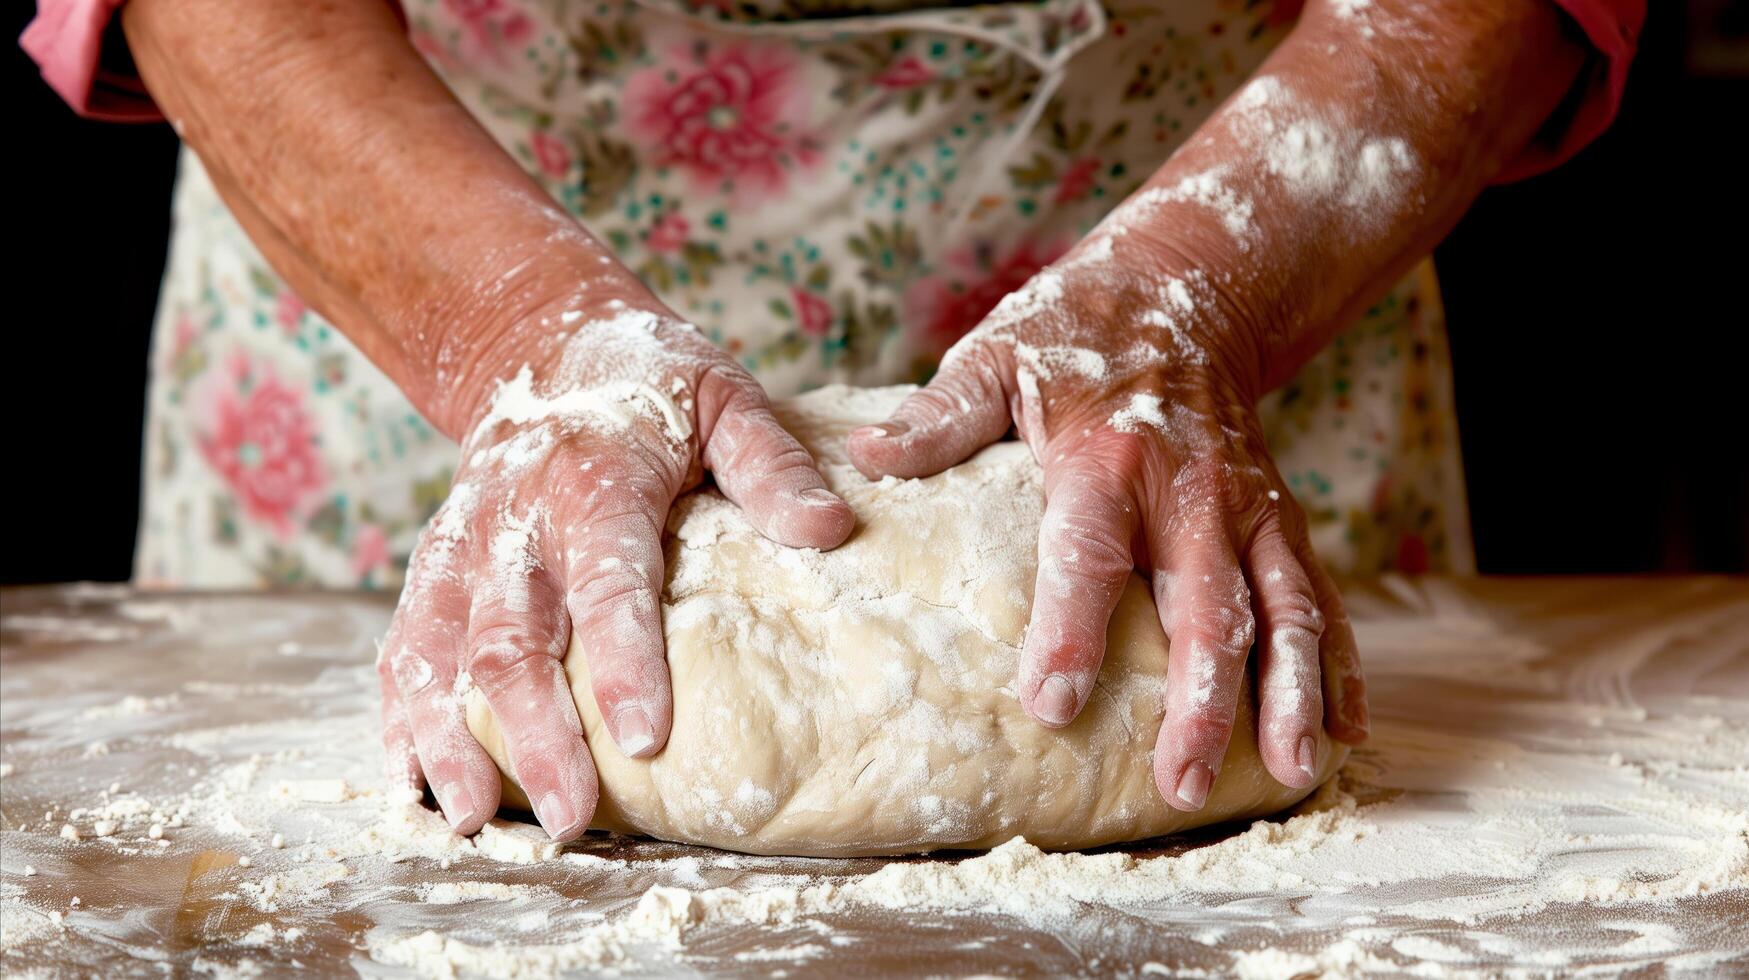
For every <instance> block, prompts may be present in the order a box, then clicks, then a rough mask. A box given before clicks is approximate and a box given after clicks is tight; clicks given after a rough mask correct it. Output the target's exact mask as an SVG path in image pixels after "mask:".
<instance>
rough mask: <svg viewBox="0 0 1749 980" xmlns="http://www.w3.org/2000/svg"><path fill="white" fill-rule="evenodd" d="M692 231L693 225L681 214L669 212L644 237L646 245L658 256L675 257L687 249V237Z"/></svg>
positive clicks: (658, 219) (657, 220)
mask: <svg viewBox="0 0 1749 980" xmlns="http://www.w3.org/2000/svg"><path fill="white" fill-rule="evenodd" d="M691 231H692V225H691V224H689V223H688V222H687V220H686V218H685V217H683V216H682V215H681V214H680V212H678V211H669V212H666V213H664V214H663V215H662V217H660V218H657V219H656V223H655V224H654V225H651V226H650V233H649V234H648V235H645V236H644V244H645V245H646V246H648V247H649V249H650V251H652V252H655V253H656V254H658V255H673V254H674V253H675V252H678V251H680V250H681V249H682V248H684V247H686V236H687V234H688V233H690V232H691Z"/></svg>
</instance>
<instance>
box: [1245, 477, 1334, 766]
mask: <svg viewBox="0 0 1749 980" xmlns="http://www.w3.org/2000/svg"><path fill="white" fill-rule="evenodd" d="M1245 570H1246V575H1247V578H1249V580H1250V582H1251V589H1252V594H1253V597H1254V601H1255V606H1256V609H1257V613H1258V622H1257V632H1258V641H1259V642H1258V644H1257V688H1258V692H1259V705H1258V710H1257V750H1258V753H1259V754H1260V755H1261V756H1262V757H1263V765H1264V767H1265V768H1267V769H1268V770H1269V772H1270V774H1271V775H1273V776H1275V778H1276V779H1278V780H1280V781H1281V783H1282V784H1283V785H1285V786H1295V787H1306V786H1310V785H1312V780H1313V778H1314V777H1315V776H1316V775H1317V763H1318V739H1319V736H1320V733H1321V732H1322V731H1323V728H1324V695H1323V689H1322V683H1323V681H1322V679H1321V677H1320V671H1319V669H1318V638H1319V636H1320V635H1322V634H1323V632H1324V617H1323V614H1322V613H1320V612H1319V611H1318V599H1317V594H1316V593H1315V592H1314V591H1313V589H1312V581H1311V579H1309V578H1308V577H1307V576H1306V572H1305V569H1303V568H1302V567H1300V562H1299V559H1298V558H1296V557H1295V556H1294V553H1293V549H1292V548H1291V547H1289V546H1288V543H1287V539H1286V537H1284V536H1283V534H1282V522H1281V518H1280V516H1279V514H1278V512H1277V510H1275V509H1274V508H1272V509H1271V510H1270V512H1269V513H1267V514H1266V515H1265V516H1264V518H1263V521H1262V523H1261V524H1260V525H1259V527H1258V529H1257V531H1256V533H1255V536H1254V538H1253V540H1252V542H1251V549H1250V551H1249V552H1248V553H1247V555H1246V557H1245Z"/></svg>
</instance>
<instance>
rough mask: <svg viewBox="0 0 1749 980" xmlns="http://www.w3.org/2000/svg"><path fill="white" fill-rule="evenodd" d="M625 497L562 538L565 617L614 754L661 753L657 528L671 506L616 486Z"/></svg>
mask: <svg viewBox="0 0 1749 980" xmlns="http://www.w3.org/2000/svg"><path fill="white" fill-rule="evenodd" d="M621 485H622V486H624V487H626V488H627V489H628V490H629V491H632V492H630V493H627V494H626V495H623V496H621V497H619V498H617V499H616V500H615V501H614V502H613V504H612V506H613V507H617V508H618V509H602V510H597V511H594V512H592V513H591V515H590V516H589V518H588V519H587V520H586V521H584V522H582V523H580V524H578V525H576V526H574V527H572V528H571V529H569V530H568V531H567V532H566V542H567V544H566V556H567V562H566V573H565V575H566V579H567V581H569V583H570V586H569V588H568V589H567V591H566V594H565V606H566V608H567V609H569V610H570V615H571V621H572V623H573V624H574V628H575V630H576V634H577V637H578V642H579V643H580V644H581V648H582V651H583V655H584V656H586V657H588V658H589V678H590V683H591V686H592V688H593V691H594V695H595V704H596V707H597V708H599V709H600V711H601V717H602V719H603V720H605V721H606V722H607V729H608V731H609V732H610V733H612V735H613V739H614V742H615V744H617V745H618V746H619V751H620V752H622V753H624V754H625V755H626V756H627V757H629V758H645V757H648V756H651V755H655V754H656V753H657V752H659V751H661V749H662V746H663V745H664V744H666V743H667V741H668V733H669V730H670V729H671V728H672V727H673V721H674V697H673V693H672V689H671V686H670V682H669V677H668V660H667V655H666V650H665V645H664V642H663V637H662V605H661V595H662V574H663V560H662V540H661V531H662V526H663V522H664V521H665V519H666V517H667V513H668V507H669V505H670V503H671V498H670V497H669V495H668V494H667V493H666V492H665V491H663V489H662V488H660V487H657V486H655V485H654V484H640V483H639V481H637V480H636V479H632V480H628V481H622V483H621Z"/></svg>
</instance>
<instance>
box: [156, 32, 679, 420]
mask: <svg viewBox="0 0 1749 980" xmlns="http://www.w3.org/2000/svg"><path fill="white" fill-rule="evenodd" d="M123 26H124V29H125V30H126V33H127V37H128V42H129V45H130V47H131V48H132V50H133V53H134V56H135V59H136V62H137V64H138V66H139V69H140V73H141V75H142V77H143V78H144V79H145V81H146V83H147V85H148V87H149V88H150V90H151V92H152V95H153V97H154V98H155V99H156V100H157V102H158V104H159V106H160V107H161V108H162V109H163V111H164V113H165V114H166V115H167V116H168V117H169V118H170V119H171V120H172V121H173V122H174V124H175V125H176V126H177V129H178V131H179V132H180V133H181V135H182V137H183V139H184V140H185V141H187V143H188V144H189V145H190V146H191V147H192V148H193V149H194V150H195V152H196V153H197V154H199V156H200V158H201V161H202V163H203V164H204V165H205V166H206V169H207V170H208V172H209V173H210V174H211V176H212V178H213V182H214V184H215V186H216V187H217V188H218V190H219V192H220V194H221V195H222V196H223V197H224V199H225V201H226V203H227V205H229V206H230V208H231V210H232V211H233V213H235V214H236V216H237V218H238V219H239V221H240V222H241V223H242V224H243V226H244V228H245V230H246V231H247V232H248V233H249V236H250V238H251V239H252V240H253V241H254V242H255V243H256V244H257V245H258V246H259V247H260V248H261V250H262V252H263V254H264V255H265V256H266V257H267V259H268V261H270V262H271V263H272V264H273V265H274V267H275V269H277V270H278V271H279V272H280V273H281V275H283V276H284V277H285V279H286V281H287V282H288V283H289V284H290V286H291V287H292V288H293V289H294V290H296V291H297V292H298V293H299V294H300V295H302V296H303V297H304V299H305V300H306V301H307V302H309V303H310V304H311V305H312V306H313V307H314V308H316V309H317V310H319V311H320V312H321V313H322V314H323V315H324V316H326V317H327V318H328V319H329V320H330V321H331V322H333V323H334V324H335V325H336V326H337V327H339V328H340V330H342V331H343V332H344V333H345V334H346V335H347V336H348V337H350V338H351V339H352V340H353V341H354V342H355V343H356V344H357V345H358V346H359V348H360V349H361V350H363V351H364V353H365V354H366V355H367V356H369V357H370V358H371V360H372V361H374V362H375V363H376V364H377V365H378V366H379V367H381V368H382V369H383V370H384V371H385V372H386V373H387V374H388V375H389V376H390V377H391V378H392V379H393V380H394V381H395V382H396V383H397V384H398V385H399V386H400V387H401V388H402V389H403V390H404V391H405V392H406V393H407V394H408V396H409V397H410V398H411V399H412V401H413V403H414V404H415V405H416V406H417V407H418V408H419V409H420V410H421V411H422V412H423V413H424V414H425V415H426V416H427V417H428V418H429V419H431V421H432V422H433V423H434V424H436V425H437V426H438V427H439V428H440V429H442V430H444V431H445V432H447V433H449V434H450V435H452V436H454V435H459V434H460V432H461V431H462V429H463V428H465V426H466V424H467V422H468V421H469V419H470V418H472V417H473V416H474V415H475V414H477V412H478V410H479V407H480V405H481V403H482V402H483V401H484V399H486V398H488V397H489V396H490V391H491V387H492V382H493V381H494V380H495V379H497V378H499V377H502V376H504V375H506V374H508V373H510V372H513V371H514V370H515V369H516V368H517V367H518V366H520V364H515V363H510V361H512V360H516V359H518V358H524V357H527V358H532V357H534V356H536V355H537V353H538V351H539V349H540V348H541V347H542V346H543V344H550V343H557V342H558V340H559V338H560V337H561V332H560V331H559V330H558V327H559V326H560V324H559V323H558V322H557V320H558V313H559V312H560V311H568V310H578V309H587V308H590V307H593V306H597V305H599V304H603V303H606V302H608V301H610V300H614V299H626V298H630V297H633V296H643V295H645V290H644V289H643V287H642V286H641V285H640V284H638V283H637V281H636V279H635V278H634V277H632V276H631V275H629V274H628V273H625V272H624V271H623V270H622V269H621V268H620V267H619V266H618V264H617V263H613V262H611V261H608V259H609V254H608V252H607V251H606V250H605V248H604V247H603V246H602V245H601V244H600V243H599V242H597V241H595V240H594V239H593V238H591V237H590V236H589V235H588V234H587V233H586V232H584V231H583V230H582V229H581V228H580V227H579V226H578V225H577V224H576V223H575V222H574V221H572V219H571V218H570V217H569V216H568V215H567V214H565V213H564V211H563V210H561V209H560V208H559V207H558V206H557V205H556V204H555V203H554V202H553V201H552V200H551V198H550V197H548V196H547V194H546V193H545V192H544V191H543V190H542V189H541V188H540V186H539V185H538V184H536V183H535V182H534V181H533V180H531V179H530V178H529V177H528V176H527V175H526V174H525V173H524V172H523V171H522V170H521V168H520V167H518V166H517V164H516V162H515V161H514V160H512V159H511V158H510V157H509V156H507V155H506V154H505V153H504V152H503V151H502V150H501V149H500V148H499V147H498V146H497V145H496V144H495V143H494V142H493V141H492V139H491V137H490V136H489V135H487V134H486V133H485V131H484V130H482V129H481V128H480V127H479V126H478V125H477V124H476V123H475V122H474V120H473V119H472V118H471V117H470V116H469V115H468V113H467V111H466V109H464V108H463V107H462V106H461V104H460V103H458V102H457V101H456V100H455V98H454V97H453V96H452V95H451V94H450V93H449V91H448V89H446V88H445V87H444V85H443V83H442V82H441V81H440V80H439V79H438V78H437V77H436V76H435V75H434V74H432V72H431V71H430V70H429V69H428V68H427V67H426V65H425V64H424V62H423V61H422V60H421V59H420V58H419V56H418V54H417V53H416V52H415V51H414V50H413V48H412V46H411V45H410V44H409V43H408V42H407V40H406V38H405V37H404V35H403V32H402V29H401V25H400V24H399V23H398V22H397V21H396V19H395V17H394V15H393V13H392V11H391V9H390V8H389V6H388V5H387V4H385V3H382V2H378V0H350V2H344V3H338V4H309V3H306V2H304V0H262V2H258V3H253V4H247V5H237V4H234V3H229V2H227V0H132V2H130V3H129V4H128V5H127V6H126V7H125V8H124V12H123Z"/></svg>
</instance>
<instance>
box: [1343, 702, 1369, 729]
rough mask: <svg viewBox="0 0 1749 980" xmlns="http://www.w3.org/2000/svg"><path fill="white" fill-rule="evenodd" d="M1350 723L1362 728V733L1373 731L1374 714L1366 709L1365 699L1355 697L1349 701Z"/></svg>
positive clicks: (1347, 712)
mask: <svg viewBox="0 0 1749 980" xmlns="http://www.w3.org/2000/svg"><path fill="white" fill-rule="evenodd" d="M1345 714H1347V715H1348V724H1349V725H1350V726H1352V727H1354V728H1358V729H1360V732H1361V734H1362V735H1366V734H1369V733H1371V732H1372V716H1371V714H1370V713H1369V712H1368V711H1367V709H1366V701H1365V699H1355V700H1350V701H1349V702H1348V710H1347V711H1346V712H1345Z"/></svg>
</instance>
